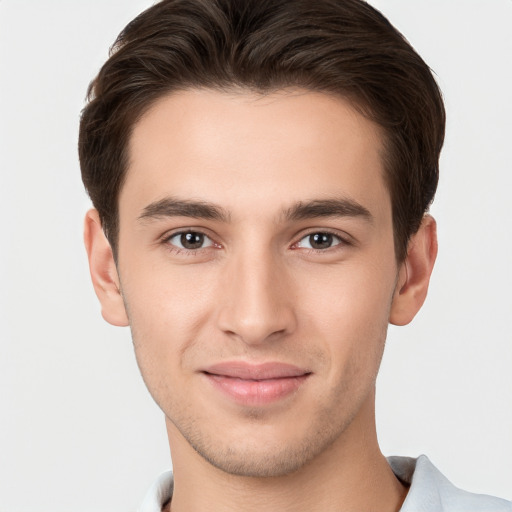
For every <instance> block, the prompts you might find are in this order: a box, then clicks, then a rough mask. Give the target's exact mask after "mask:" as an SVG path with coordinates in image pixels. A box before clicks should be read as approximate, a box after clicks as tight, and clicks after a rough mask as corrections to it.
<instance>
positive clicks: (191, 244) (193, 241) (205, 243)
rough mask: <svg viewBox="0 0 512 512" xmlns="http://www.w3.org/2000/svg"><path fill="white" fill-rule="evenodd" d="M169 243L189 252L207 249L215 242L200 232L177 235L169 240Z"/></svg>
mask: <svg viewBox="0 0 512 512" xmlns="http://www.w3.org/2000/svg"><path fill="white" fill-rule="evenodd" d="M167 243H168V244H170V245H173V246H174V247H177V248H178V249H184V250H187V251H194V250H197V249H204V248H205V247H210V246H212V245H213V241H212V240H211V239H210V238H208V237H207V236H206V235H205V234H204V233H200V232H199V231H185V232H181V233H175V234H174V235H172V236H170V237H169V238H168V239H167Z"/></svg>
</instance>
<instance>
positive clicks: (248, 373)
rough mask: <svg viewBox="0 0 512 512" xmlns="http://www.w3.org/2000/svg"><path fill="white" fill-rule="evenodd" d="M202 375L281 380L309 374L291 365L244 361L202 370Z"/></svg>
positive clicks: (230, 362)
mask: <svg viewBox="0 0 512 512" xmlns="http://www.w3.org/2000/svg"><path fill="white" fill-rule="evenodd" d="M202 371H203V372H204V373H209V374H212V375H219V376H222V377H232V378H238V379H245V380H266V379H283V378H287V377H301V376H303V375H308V374H310V373H311V372H310V371H309V370H306V369H304V368H300V367H298V366H295V365H293V364H288V363H280V362H268V363H258V364H255V363H248V362H244V361H226V362H222V363H218V364H214V365H211V366H208V367H207V368H204V369H203V370H202Z"/></svg>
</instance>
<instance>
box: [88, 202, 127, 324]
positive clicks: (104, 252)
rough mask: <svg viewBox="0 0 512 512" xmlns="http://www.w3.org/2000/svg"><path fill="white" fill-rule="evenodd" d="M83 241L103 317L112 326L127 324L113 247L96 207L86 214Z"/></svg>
mask: <svg viewBox="0 0 512 512" xmlns="http://www.w3.org/2000/svg"><path fill="white" fill-rule="evenodd" d="M84 243H85V248H86V250H87V256H88V258H89V270H90V273H91V279H92V284H93V286H94V291H95V292H96V295H97V296H98V299H99V301H100V303H101V314H102V315H103V318H104V319H105V320H106V321H107V322H108V323H110V324H112V325H117V326H121V327H124V326H127V325H128V317H127V314H126V309H125V306H124V301H123V297H122V295H121V289H120V282H119V276H118V274H117V268H116V264H115V261H114V256H113V254H112V248H111V247H110V243H109V242H108V240H107V238H106V237H105V234H104V233H103V229H102V227H101V221H100V218H99V215H98V211H97V210H95V209H92V210H89V211H88V212H87V214H86V216H85V223H84Z"/></svg>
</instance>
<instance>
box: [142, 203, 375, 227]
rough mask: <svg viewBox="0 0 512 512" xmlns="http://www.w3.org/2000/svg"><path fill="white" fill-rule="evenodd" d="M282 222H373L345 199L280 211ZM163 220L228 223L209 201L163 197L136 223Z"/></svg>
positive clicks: (363, 210) (224, 214) (362, 209)
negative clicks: (337, 219)
mask: <svg viewBox="0 0 512 512" xmlns="http://www.w3.org/2000/svg"><path fill="white" fill-rule="evenodd" d="M283 216H284V220H285V221H296V220H305V219H313V218H327V217H360V218H363V219H365V220H366V221H368V222H370V223H371V222H373V216H372V214H371V213H370V211H369V210H368V209H367V208H365V207H364V206H363V205H361V204H359V203H358V202H356V201H354V200H352V199H347V198H341V199H316V200H312V201H306V202H303V201H299V202H297V203H295V204H293V205H292V206H291V207H289V208H287V209H285V210H284V211H283ZM165 217H191V218H195V219H208V220H216V221H220V222H229V220H230V214H229V212H228V211H227V210H225V209H224V208H222V207H221V206H218V205H216V204H214V203H210V202H208V201H195V200H190V199H178V198H176V197H166V198H164V199H161V200H159V201H155V202H153V203H151V204H149V205H148V206H146V207H145V208H144V209H143V210H142V213H141V214H140V215H139V217H138V218H139V220H146V219H148V220H151V219H155V220H156V219H161V218H165Z"/></svg>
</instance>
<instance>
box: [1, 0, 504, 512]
mask: <svg viewBox="0 0 512 512" xmlns="http://www.w3.org/2000/svg"><path fill="white" fill-rule="evenodd" d="M371 3H372V4H374V5H375V6H376V7H377V8H379V9H381V10H382V11H383V13H384V14H385V15H386V16H388V17H389V18H390V20H391V21H392V22H393V23H394V24H395V25H396V26H397V27H398V29H399V30H401V31H402V32H403V33H404V34H405V35H406V37H407V38H408V39H409V41H410V42H411V43H412V45H413V46H414V47H415V48H416V49H417V50H418V52H419V53H420V54H421V55H422V56H423V58H424V59H425V60H426V62H427V63H428V64H429V65H430V66H431V67H432V69H433V70H434V71H435V73H436V75H437V77H438V80H439V83H440V85H441V88H442V90H443V92H444V96H445V99H446V107H447V111H448V127H447V130H448V131H447V137H446V145H445V148H444V150H443V154H442V161H441V182H440V188H439V192H438V196H437V199H436V202H435V203H434V206H433V208H432V213H433V214H434V216H435V217H436V218H437V220H438V224H439V240H440V253H439V258H438V262H437V266H436V269H435V271H434V276H433V279H432V284H431V289H430V294H429V297H428V299H427V302H426V304H425V306H424V308H423V310H422V311H421V312H420V314H419V315H418V316H417V318H416V319H415V321H414V322H413V323H412V324H411V325H410V326H407V327H402V328H391V329H390V332H389V337H388V343H387V349H386V354H385V356H384V360H383V365H382V370H381V374H380V377H379V381H378V402H377V416H378V418H377V419H378V430H379V438H380V442H381V446H382V449H383V451H384V453H385V454H386V455H391V454H400V455H411V456H417V455H418V454H421V453H426V454H427V455H428V456H429V457H430V458H431V459H432V461H433V462H434V463H435V464H436V465H437V466H438V467H439V468H440V469H441V470H442V471H443V472H444V473H445V474H446V475H447V476H448V477H449V478H450V479H451V480H452V481H453V482H454V483H455V484H456V485H457V486H459V487H462V488H467V489H469V490H472V491H474V492H481V493H488V494H496V495H499V496H503V497H506V498H508V499H512V463H511V461H512V371H511V369H512V334H511V318H512V296H511V290H512V271H511V268H510V267H511V264H512V234H511V233H512V212H511V207H510V205H511V200H510V196H511V191H512V164H511V156H510V155H511V141H512V127H511V123H512V121H511V119H512V106H511V100H510V91H511V85H510V84H511V83H512V70H511V67H512V65H511V63H512V31H511V27H512V1H511V0H489V1H485V2H484V1H482V0H379V1H377V0H374V1H373V2H371ZM150 4H151V2H150V1H144V0H87V1H85V0H73V1H65V0H45V1H36V0H0V233H1V239H0V240H1V241H0V246H1V250H0V322H1V326H0V511H5V512H7V511H9V512H35V511H36V510H37V511H40V510H51V511H52V512H64V511H66V512H67V511H69V510H74V511H75V512H85V511H91V510H94V511H95V512H103V511H105V512H106V511H108V512H118V511H119V512H120V511H130V510H131V511H133V510H135V509H136V507H137V505H138V503H139V502H140V500H141V498H142V496H143V494H144V493H145V490H146V488H147V487H148V485H149V484H150V482H151V481H152V480H153V479H154V477H155V476H156V475H157V474H158V473H159V472H160V471H162V470H164V469H166V468H168V467H169V466H170V458H169V454H168V447H167V440H166V437H165V432H164V420H163V415H162V413H161V412H160V411H159V409H158V408H157V407H156V406H155V404H154V403H153V402H152V400H151V398H150V396H149V394H148V392H147V391H146V389H145V387H144V385H143V383H142V379H141V378H140V375H139V372H138V369H137V366H136V363H135V360H134V356H133V353H132V346H131V339H130V333H129V331H128V329H120V328H114V327H111V326H109V325H107V324H106V323H105V322H104V321H103V320H102V318H101V316H100V309H99V305H98V302H97V300H96V297H95V295H94V293H93V289H92V286H91V284H90V282H89V275H88V268H87V263H86V256H85V251H84V249H83V246H82V219H83V216H84V213H85V211H86V210H87V208H88V207H89V201H88V199H87V197H86V195H85V193H84V190H83V186H82V183H81V180H80V172H79V166H78V159H77V151H76V143H77V132H78V121H79V113H80V110H81V108H82V107H83V105H84V97H85V92H86V88H87V85H88V83H89V81H90V80H91V79H92V78H93V76H94V75H95V74H96V72H97V71H98V69H99V67H100V66H101V64H102V63H103V62H104V60H105V59H106V57H107V49H108V47H109V46H110V44H111V43H112V42H113V41H114V39H115V37H116V35H117V34H118V32H119V31H120V30H121V29H122V28H123V27H124V25H125V24H126V23H127V22H128V21H130V20H131V19H132V18H133V17H134V16H135V15H136V14H138V13H139V12H140V11H141V10H143V9H144V8H146V7H148V6H149V5H150Z"/></svg>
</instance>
